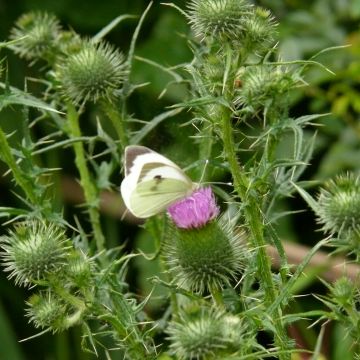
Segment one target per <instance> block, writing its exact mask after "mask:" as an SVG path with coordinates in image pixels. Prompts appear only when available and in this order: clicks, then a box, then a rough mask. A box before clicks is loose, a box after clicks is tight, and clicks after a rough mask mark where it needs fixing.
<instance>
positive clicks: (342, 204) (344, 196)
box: [316, 174, 360, 237]
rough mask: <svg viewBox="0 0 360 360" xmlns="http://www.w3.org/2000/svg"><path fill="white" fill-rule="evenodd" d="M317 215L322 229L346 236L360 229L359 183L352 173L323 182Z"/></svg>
mask: <svg viewBox="0 0 360 360" xmlns="http://www.w3.org/2000/svg"><path fill="white" fill-rule="evenodd" d="M317 202H318V207H317V211H316V213H317V216H318V222H319V223H320V224H322V225H323V226H322V229H323V230H324V231H325V232H329V233H331V234H335V233H337V234H339V236H345V237H346V236H348V234H349V233H350V232H357V231H358V230H359V229H360V217H359V214H360V183H359V177H358V176H355V175H353V174H346V175H343V176H338V177H337V178H336V179H334V180H331V181H329V182H327V183H326V184H325V187H324V188H323V189H321V190H320V194H319V196H318V200H317Z"/></svg>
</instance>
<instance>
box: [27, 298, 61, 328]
mask: <svg viewBox="0 0 360 360" xmlns="http://www.w3.org/2000/svg"><path fill="white" fill-rule="evenodd" d="M27 305H28V308H27V310H26V315H27V316H28V317H29V318H30V320H29V321H30V322H32V323H33V324H34V325H35V327H36V328H41V329H44V328H49V329H51V330H52V331H53V332H56V331H58V330H60V329H63V328H64V322H65V318H66V310H67V309H66V305H65V304H64V303H63V302H62V301H61V300H60V299H58V298H56V297H54V296H53V295H52V294H51V293H50V292H46V293H45V294H35V295H32V296H31V297H30V299H29V301H27Z"/></svg>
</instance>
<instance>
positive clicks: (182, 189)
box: [129, 178, 192, 218]
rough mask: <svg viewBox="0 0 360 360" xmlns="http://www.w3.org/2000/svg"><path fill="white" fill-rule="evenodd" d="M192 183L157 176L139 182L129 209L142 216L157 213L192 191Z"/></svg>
mask: <svg viewBox="0 0 360 360" xmlns="http://www.w3.org/2000/svg"><path fill="white" fill-rule="evenodd" d="M191 191H192V190H191V185H190V187H189V184H187V183H185V182H183V181H180V180H176V179H171V178H168V179H165V178H160V179H159V178H156V179H153V180H148V181H144V182H141V183H139V184H138V186H137V187H136V189H135V190H134V191H133V192H132V194H131V196H130V204H129V209H130V210H131V212H132V213H133V214H134V215H135V216H137V217H140V218H147V217H150V216H153V215H156V214H158V213H160V212H162V211H164V210H166V208H167V207H168V206H170V205H171V204H172V203H174V202H175V201H177V200H180V199H182V198H184V197H186V196H188V195H189V193H191Z"/></svg>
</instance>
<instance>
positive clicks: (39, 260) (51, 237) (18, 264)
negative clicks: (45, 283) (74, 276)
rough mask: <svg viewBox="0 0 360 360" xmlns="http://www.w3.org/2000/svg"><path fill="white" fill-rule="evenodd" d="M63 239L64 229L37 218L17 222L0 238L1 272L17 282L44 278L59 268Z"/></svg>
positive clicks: (64, 252) (63, 255)
mask: <svg viewBox="0 0 360 360" xmlns="http://www.w3.org/2000/svg"><path fill="white" fill-rule="evenodd" d="M67 241H68V240H67V238H66V236H65V232H64V230H63V229H62V228H60V227H58V226H56V225H54V224H47V223H45V222H41V221H37V220H34V221H28V222H24V223H19V224H18V225H17V226H16V228H15V230H14V231H12V230H10V231H9V233H8V235H6V236H2V237H1V238H0V245H1V248H2V249H3V252H2V253H1V258H2V260H3V265H4V266H5V271H8V272H10V275H9V278H15V283H16V284H19V285H30V284H33V283H36V282H37V281H38V280H44V279H46V278H47V276H48V275H49V274H53V273H57V272H59V270H61V269H62V268H63V266H64V263H65V259H66V256H67V254H68V249H69V247H68V246H67Z"/></svg>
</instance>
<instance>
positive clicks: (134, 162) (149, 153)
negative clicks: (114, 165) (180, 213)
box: [121, 145, 196, 218]
mask: <svg viewBox="0 0 360 360" xmlns="http://www.w3.org/2000/svg"><path fill="white" fill-rule="evenodd" d="M195 189H196V184H195V183H193V182H192V181H191V180H190V178H189V177H188V176H186V174H185V173H184V172H183V171H182V170H181V169H180V168H179V167H178V166H177V165H176V164H175V163H173V162H172V161H171V160H169V159H167V158H166V157H165V156H162V155H160V154H158V153H157V152H155V151H153V150H151V149H149V148H147V147H145V146H137V145H130V146H127V147H126V148H125V178H124V180H123V181H122V183H121V195H122V197H123V200H124V203H125V205H126V207H127V208H128V209H129V210H130V211H131V213H132V214H134V215H135V216H136V217H139V218H147V217H150V216H153V215H156V214H159V213H160V212H162V211H164V210H166V208H168V207H169V206H170V205H171V204H173V203H174V202H176V201H178V200H180V199H183V198H185V197H187V196H189V195H191V193H192V192H193V191H194V190H195Z"/></svg>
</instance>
